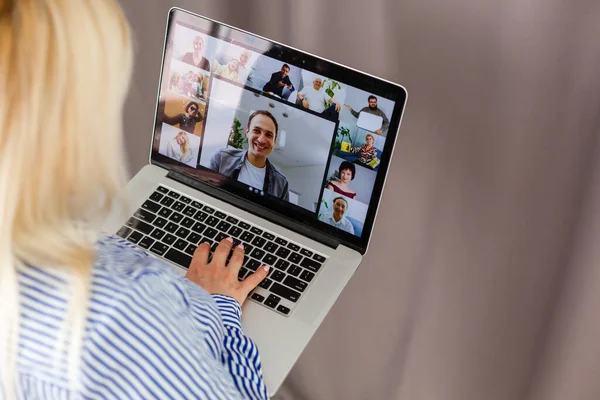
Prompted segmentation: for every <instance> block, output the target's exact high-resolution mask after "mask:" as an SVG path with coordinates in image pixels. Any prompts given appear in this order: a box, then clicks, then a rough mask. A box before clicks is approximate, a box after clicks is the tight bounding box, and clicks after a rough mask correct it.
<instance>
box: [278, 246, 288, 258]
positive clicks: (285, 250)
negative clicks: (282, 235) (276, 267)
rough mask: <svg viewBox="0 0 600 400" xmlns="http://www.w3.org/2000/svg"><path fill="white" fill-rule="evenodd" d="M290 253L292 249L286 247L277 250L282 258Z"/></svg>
mask: <svg viewBox="0 0 600 400" xmlns="http://www.w3.org/2000/svg"><path fill="white" fill-rule="evenodd" d="M290 253H291V250H290V249H286V248H285V247H280V248H279V249H277V251H276V252H275V254H276V255H278V256H279V257H281V258H287V256H289V255H290Z"/></svg>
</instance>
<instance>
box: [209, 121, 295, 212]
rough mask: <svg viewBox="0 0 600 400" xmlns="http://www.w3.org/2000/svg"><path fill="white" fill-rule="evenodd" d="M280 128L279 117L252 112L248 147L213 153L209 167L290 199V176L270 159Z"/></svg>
mask: <svg viewBox="0 0 600 400" xmlns="http://www.w3.org/2000/svg"><path fill="white" fill-rule="evenodd" d="M278 128H279V126H278V124H277V120H276V119H275V117H274V116H273V114H271V113H270V112H268V111H266V110H258V111H255V112H253V113H252V114H251V115H250V117H248V125H247V127H246V136H248V146H249V148H248V150H238V149H230V148H226V149H222V150H220V151H218V152H217V153H215V155H213V156H212V158H211V160H210V165H209V168H210V169H212V170H213V171H216V172H218V173H220V174H223V175H225V176H227V177H230V178H233V179H237V180H238V181H239V182H242V183H245V184H246V185H248V186H252V187H254V188H257V189H260V190H263V191H264V192H265V193H268V194H270V195H272V196H275V197H278V198H280V199H283V200H286V201H289V184H288V181H287V178H286V177H285V176H284V175H283V174H282V173H281V172H280V171H279V170H278V169H277V168H276V167H275V166H274V165H273V164H271V162H270V161H269V159H268V157H269V154H271V152H272V151H273V149H274V148H275V141H276V139H277V130H278Z"/></svg>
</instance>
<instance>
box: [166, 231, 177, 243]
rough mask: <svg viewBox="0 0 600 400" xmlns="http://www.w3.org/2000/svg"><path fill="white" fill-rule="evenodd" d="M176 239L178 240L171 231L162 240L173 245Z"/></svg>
mask: <svg viewBox="0 0 600 400" xmlns="http://www.w3.org/2000/svg"><path fill="white" fill-rule="evenodd" d="M175 240H177V238H176V237H175V236H173V235H171V234H169V233H167V234H166V236H165V237H164V238H162V242H163V243H166V244H168V245H172V244H173V243H175Z"/></svg>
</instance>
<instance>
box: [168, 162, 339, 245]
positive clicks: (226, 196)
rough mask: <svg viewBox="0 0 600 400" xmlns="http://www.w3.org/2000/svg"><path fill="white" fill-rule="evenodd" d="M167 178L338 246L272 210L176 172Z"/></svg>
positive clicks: (336, 241)
mask: <svg viewBox="0 0 600 400" xmlns="http://www.w3.org/2000/svg"><path fill="white" fill-rule="evenodd" d="M167 178H170V179H173V180H175V181H177V182H179V183H181V184H184V185H186V186H189V187H191V188H192V189H196V190H199V191H201V192H202V193H206V194H208V195H209V196H213V197H216V198H217V199H219V200H222V201H224V202H226V203H229V204H231V205H233V206H236V207H239V208H241V209H242V210H244V211H247V212H249V213H252V214H254V215H256V216H258V217H260V218H264V219H266V220H267V221H270V222H273V223H275V224H277V225H280V226H282V227H284V228H286V229H289V230H291V231H294V232H296V233H299V234H300V235H303V236H306V237H308V238H310V239H313V240H315V241H317V242H319V243H322V244H324V245H325V246H328V247H331V248H333V249H335V248H337V247H338V245H339V244H340V241H339V240H338V239H335V238H333V237H331V236H329V235H326V234H324V233H321V232H319V231H317V230H316V229H315V228H312V227H309V226H306V225H304V224H301V223H299V222H297V221H295V220H293V219H291V218H288V217H285V216H283V215H281V214H278V213H274V212H273V211H272V210H269V209H268V208H266V207H262V206H259V205H257V204H255V203H251V202H249V201H248V200H246V199H244V198H242V197H239V196H236V195H233V194H231V193H227V192H224V191H223V190H220V189H218V188H215V187H213V186H211V185H208V184H206V183H204V182H202V181H199V180H197V179H194V178H191V177H189V176H187V175H184V174H181V173H179V172H177V171H173V170H171V171H169V173H168V174H167Z"/></svg>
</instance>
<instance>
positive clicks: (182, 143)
mask: <svg viewBox="0 0 600 400" xmlns="http://www.w3.org/2000/svg"><path fill="white" fill-rule="evenodd" d="M167 156H169V157H171V158H172V159H174V160H177V161H180V162H182V163H185V164H187V163H189V162H190V161H192V157H193V154H192V148H191V147H190V137H189V134H188V133H185V132H183V131H179V133H178V134H177V135H176V136H175V137H174V138H173V139H171V140H169V143H168V144H167Z"/></svg>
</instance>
